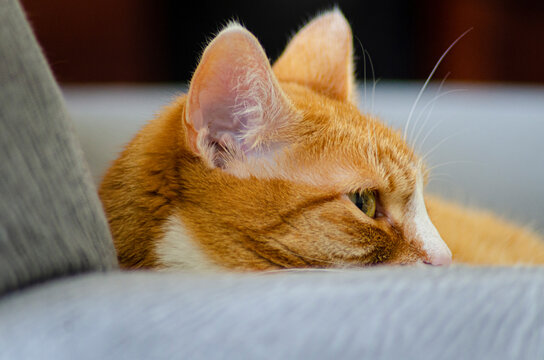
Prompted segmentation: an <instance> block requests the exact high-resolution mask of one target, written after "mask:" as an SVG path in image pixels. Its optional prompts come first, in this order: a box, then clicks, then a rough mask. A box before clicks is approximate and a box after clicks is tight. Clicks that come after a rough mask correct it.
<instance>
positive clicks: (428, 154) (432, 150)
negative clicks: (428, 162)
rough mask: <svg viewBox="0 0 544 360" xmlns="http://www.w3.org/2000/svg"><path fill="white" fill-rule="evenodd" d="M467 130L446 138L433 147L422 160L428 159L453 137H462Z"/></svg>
mask: <svg viewBox="0 0 544 360" xmlns="http://www.w3.org/2000/svg"><path fill="white" fill-rule="evenodd" d="M465 131H466V130H461V131H457V132H455V133H453V134H450V135H449V136H446V137H445V138H444V139H442V140H441V141H440V142H438V144H436V145H435V146H433V147H432V148H431V149H430V150H429V151H428V152H427V153H426V154H425V155H423V157H422V159H424V160H425V159H427V158H428V157H429V156H430V155H431V154H432V153H433V152H434V151H435V150H436V149H437V148H438V147H439V146H440V145H442V144H443V143H445V142H446V141H448V140H450V139H451V138H452V137H454V136H458V135H461V134H462V133H464V132H465Z"/></svg>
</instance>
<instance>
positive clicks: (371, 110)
mask: <svg viewBox="0 0 544 360" xmlns="http://www.w3.org/2000/svg"><path fill="white" fill-rule="evenodd" d="M363 50H364V52H365V53H366V55H367V56H368V62H369V63H370V70H372V106H371V108H370V112H371V113H374V95H375V94H376V84H377V82H376V74H375V73H374V63H373V62H372V57H371V56H370V53H369V52H368V50H366V49H364V48H363ZM365 63H366V58H365Z"/></svg>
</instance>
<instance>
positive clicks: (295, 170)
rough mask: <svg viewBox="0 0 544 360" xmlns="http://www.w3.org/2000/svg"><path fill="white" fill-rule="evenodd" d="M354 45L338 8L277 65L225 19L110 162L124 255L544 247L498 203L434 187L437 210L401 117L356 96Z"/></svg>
mask: <svg viewBox="0 0 544 360" xmlns="http://www.w3.org/2000/svg"><path fill="white" fill-rule="evenodd" d="M352 52H353V50H352V36H351V30H350V27H349V25H348V23H347V22H346V20H345V18H344V17H343V15H342V14H341V13H340V12H339V11H338V10H334V11H331V12H328V13H325V14H323V15H321V16H319V17H317V18H316V19H314V20H313V21H311V22H310V23H309V24H308V25H306V26H305V27H304V28H302V29H301V30H300V31H299V32H298V33H297V35H296V36H295V37H294V38H293V39H292V40H291V42H290V43H289V45H288V46H287V48H286V50H285V52H284V53H283V54H282V55H281V56H280V58H279V59H278V60H277V61H276V63H275V64H274V66H273V67H272V66H271V65H270V63H269V62H268V59H267V57H266V55H265V53H264V51H263V49H262V48H261V46H260V44H259V42H258V41H257V39H255V37H254V36H253V35H251V33H249V32H248V31H247V30H245V29H244V28H243V27H241V26H239V25H236V24H231V25H229V26H228V27H227V28H226V29H225V30H223V31H222V32H221V33H219V34H218V35H217V37H216V38H215V39H214V40H213V41H212V42H211V43H210V44H209V45H208V47H207V48H206V50H205V51H204V53H203V55H202V58H201V60H200V63H199V65H198V67H197V69H196V71H195V74H194V76H193V79H192V81H191V85H190V89H189V92H188V94H187V95H183V96H181V97H179V98H178V99H176V100H175V101H174V102H173V103H172V104H171V105H170V106H168V107H167V108H165V109H164V110H163V111H162V112H161V113H160V114H159V115H158V117H157V118H156V119H154V120H153V121H151V122H150V123H149V124H148V125H147V126H145V127H144V128H143V129H142V130H141V131H140V132H139V134H138V135H137V136H136V137H135V138H134V139H133V141H132V142H131V143H130V144H129V145H128V146H127V148H126V149H125V151H124V152H123V153H122V154H121V156H120V157H119V159H117V160H116V161H115V163H114V164H113V166H112V167H111V168H110V169H109V171H108V172H107V174H106V175H105V178H104V180H103V183H102V185H101V188H100V196H101V198H102V201H103V203H104V208H105V211H106V214H107V216H108V219H109V223H110V227H111V230H112V233H113V237H114V241H115V245H116V248H117V251H118V257H119V262H120V264H121V265H122V266H123V267H125V268H194V269H202V268H216V267H217V268H224V269H234V270H270V269H278V268H293V267H354V266H367V265H374V264H382V263H384V264H410V263H418V262H419V263H427V264H433V265H446V264H449V263H450V262H451V252H450V250H449V248H448V246H447V245H446V244H445V243H444V241H443V240H442V237H444V238H445V239H446V242H447V243H448V244H449V246H450V247H451V249H452V250H453V256H454V259H455V260H457V261H464V262H472V263H489V264H493V263H496V264H499V263H500V264H503V263H517V262H544V244H543V243H542V242H541V241H540V239H538V237H537V236H536V235H534V234H531V233H529V232H527V231H523V230H521V229H518V228H516V227H514V226H511V225H508V224H506V223H504V222H502V221H500V220H497V219H496V218H494V217H492V216H491V215H486V214H481V213H477V212H473V211H468V210H466V209H463V208H460V207H456V206H455V205H450V204H447V203H444V202H442V201H440V200H438V199H431V200H428V204H427V205H430V207H431V212H430V214H431V219H432V220H433V221H432V222H431V220H430V219H429V215H428V214H427V210H426V206H425V203H424V201H423V197H422V186H423V182H424V181H425V178H426V175H427V174H426V169H425V166H424V164H423V162H422V160H421V159H420V158H419V157H418V155H417V154H416V153H415V152H414V150H413V149H412V148H411V147H410V146H409V145H408V144H407V143H406V142H405V141H404V140H403V138H402V136H401V134H400V133H399V132H397V131H394V130H392V129H390V128H388V127H387V126H385V125H384V124H383V123H382V122H380V121H379V120H378V119H376V118H373V117H372V116H370V115H365V114H361V113H360V112H359V110H358V109H357V107H356V106H355V103H356V101H354V99H355V98H356V95H355V94H354V91H353V90H354V85H353V84H354V76H353V65H352V64H353V61H352ZM367 190H372V191H374V192H375V193H376V194H377V202H378V207H377V213H376V217H375V218H371V217H369V216H367V215H365V214H364V213H363V212H362V211H361V210H359V209H358V208H357V207H356V206H355V205H354V204H353V203H351V202H350V200H349V199H348V197H347V194H350V193H354V192H362V191H367ZM461 222H462V223H463V226H459V224H460V223H461ZM433 223H434V224H435V225H437V227H438V231H437V229H436V228H435V225H433ZM176 234H178V235H179V242H180V243H179V244H176ZM440 234H441V235H442V236H441V235H440ZM495 245H497V246H495ZM180 249H181V250H180ZM183 249H187V253H186V254H185V255H184V251H183ZM480 249H484V250H480ZM520 249H523V250H520ZM173 254H175V255H173ZM173 256H179V257H180V259H179V260H177V261H176V259H173V258H172V257H173ZM184 257H186V258H184ZM199 259H200V260H199Z"/></svg>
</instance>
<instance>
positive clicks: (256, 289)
mask: <svg viewBox="0 0 544 360" xmlns="http://www.w3.org/2000/svg"><path fill="white" fill-rule="evenodd" d="M543 299H544V268H542V267H540V268H498V269H497V268H468V267H453V268H431V267H417V268H410V267H404V268H385V267H384V268H375V269H368V270H358V271H330V272H328V271H327V272H325V271H311V272H310V271H308V272H300V271H299V272H293V273H271V274H261V275H233V274H230V275H195V274H181V273H178V274H167V273H145V272H136V273H109V274H107V275H103V274H94V275H85V276H79V277H75V278H68V279H63V280H60V281H57V282H50V283H48V284H46V285H43V286H40V287H36V288H31V289H28V290H25V291H23V292H21V293H20V294H17V293H14V294H12V295H10V296H7V297H5V298H4V299H2V300H0V319H1V320H2V321H0V359H38V358H39V359H76V358H77V359H173V358H176V359H416V358H417V359H544V301H543Z"/></svg>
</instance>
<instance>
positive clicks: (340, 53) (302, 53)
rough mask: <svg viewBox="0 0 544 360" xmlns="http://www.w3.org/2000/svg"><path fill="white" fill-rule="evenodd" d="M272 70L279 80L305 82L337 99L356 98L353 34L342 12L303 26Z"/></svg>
mask: <svg viewBox="0 0 544 360" xmlns="http://www.w3.org/2000/svg"><path fill="white" fill-rule="evenodd" d="M273 69H274V73H275V74H276V76H277V77H278V79H279V80H282V81H293V82H298V83H302V84H304V85H307V86H310V87H311V88H313V89H314V90H316V91H319V92H321V93H324V94H325V95H327V96H330V97H332V98H335V99H338V100H344V101H345V100H354V99H353V98H354V96H355V95H354V90H353V88H354V82H355V78H354V75H353V44H352V35H351V28H350V26H349V24H348V22H347V20H346V18H345V17H344V15H343V14H342V12H341V11H340V10H338V9H334V10H331V11H329V12H326V13H324V14H323V15H321V16H318V17H317V18H315V19H314V20H312V21H311V22H309V23H308V24H307V25H306V26H304V27H303V28H302V29H301V30H300V31H299V32H298V33H297V34H296V35H295V36H294V37H293V39H291V41H290V42H289V44H288V45H287V48H286V49H285V51H284V52H283V54H282V55H281V56H280V57H279V59H278V60H277V61H276V63H275V64H274V66H273Z"/></svg>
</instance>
